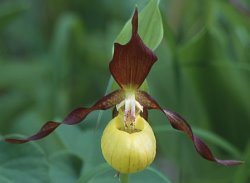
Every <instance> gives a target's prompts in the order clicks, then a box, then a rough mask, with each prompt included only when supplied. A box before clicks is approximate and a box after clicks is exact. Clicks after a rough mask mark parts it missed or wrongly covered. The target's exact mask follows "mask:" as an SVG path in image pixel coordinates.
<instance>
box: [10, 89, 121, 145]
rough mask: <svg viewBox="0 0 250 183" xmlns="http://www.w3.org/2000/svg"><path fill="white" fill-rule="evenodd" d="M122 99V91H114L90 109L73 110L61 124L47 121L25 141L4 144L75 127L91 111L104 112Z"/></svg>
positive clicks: (35, 138)
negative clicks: (61, 126) (65, 126)
mask: <svg viewBox="0 0 250 183" xmlns="http://www.w3.org/2000/svg"><path fill="white" fill-rule="evenodd" d="M123 99H124V93H123V91H122V90H117V91H114V92H112V93H110V94H108V95H106V96H104V97H103V98H101V99H100V100H99V101H97V102H96V103H95V104H94V105H93V106H92V107H90V108H78V109H75V110H73V111H72V112H71V113H70V114H69V115H68V116H67V117H66V118H65V119H64V120H63V121H62V122H61V123H60V122H54V121H48V122H47V123H45V124H44V125H43V126H42V128H41V129H40V130H39V131H38V132H37V133H36V134H34V135H32V136H30V137H28V138H26V139H14V138H13V139H12V138H8V139H5V141H6V142H9V143H13V144H22V143H26V142H29V141H34V140H39V139H42V138H44V137H46V136H48V135H49V134H50V133H52V132H53V131H54V130H55V129H56V128H57V127H59V126H60V125H62V124H65V125H75V124H78V123H80V122H81V121H82V120H84V119H85V117H86V116H87V115H88V114H89V113H90V112H92V111H95V110H106V109H109V108H111V107H113V106H115V105H116V104H118V103H120V102H121V101H122V100H123Z"/></svg>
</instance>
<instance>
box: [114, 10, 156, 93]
mask: <svg viewBox="0 0 250 183" xmlns="http://www.w3.org/2000/svg"><path fill="white" fill-rule="evenodd" d="M156 60H157V57H156V56H155V54H154V53H153V52H152V51H151V50H150V49H149V48H148V47H147V46H146V45H145V44H144V43H143V41H142V40H141V38H140V36H139V35H138V11H137V9H136V10H135V12H134V15H133V18H132V36H131V39H130V41H129V42H128V43H127V44H125V45H121V44H118V43H115V45H114V56H113V59H112V60H111V62H110V64H109V69H110V72H111V74H112V76H113V77H114V79H115V80H116V82H117V83H118V84H119V85H120V87H122V88H131V87H132V88H139V87H140V85H141V84H142V83H143V81H144V80H145V78H146V76H147V75H148V73H149V71H150V69H151V67H152V65H153V64H154V63H155V62H156Z"/></svg>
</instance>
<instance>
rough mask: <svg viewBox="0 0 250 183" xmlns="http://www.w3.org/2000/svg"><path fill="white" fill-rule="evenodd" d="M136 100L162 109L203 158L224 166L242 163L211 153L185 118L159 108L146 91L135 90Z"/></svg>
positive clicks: (148, 106)
mask: <svg viewBox="0 0 250 183" xmlns="http://www.w3.org/2000/svg"><path fill="white" fill-rule="evenodd" d="M137 100H138V101H139V102H140V104H141V105H145V106H146V107H147V108H148V109H158V110H160V111H162V112H163V113H164V114H165V116H166V117H167V118H168V120H169V122H170V124H171V126H172V127H173V128H175V129H176V130H180V131H182V132H184V133H185V134H186V135H187V136H188V137H189V138H190V139H191V140H192V141H193V144H194V146H195V149H196V150H197V152H198V153H199V154H200V155H201V156H202V157H203V158H205V159H207V160H209V161H213V162H216V163H218V164H221V165H225V166H232V165H239V164H242V163H243V162H242V161H238V160H220V159H217V158H216V157H215V156H214V155H213V153H212V152H211V150H210V149H209V148H208V146H207V145H206V144H205V143H204V142H203V141H202V140H201V139H200V138H198V137H197V136H195V135H194V134H193V131H192V128H191V126H190V125H189V124H188V123H187V121H186V120H185V119H183V118H182V117H181V116H180V115H179V114H177V113H176V112H173V111H170V110H168V109H163V108H161V107H160V105H159V104H158V103H157V102H156V101H155V100H154V99H153V98H152V97H151V96H150V95H148V94H147V93H146V92H142V91H139V92H137Z"/></svg>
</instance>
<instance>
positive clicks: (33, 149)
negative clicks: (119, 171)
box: [0, 0, 250, 183]
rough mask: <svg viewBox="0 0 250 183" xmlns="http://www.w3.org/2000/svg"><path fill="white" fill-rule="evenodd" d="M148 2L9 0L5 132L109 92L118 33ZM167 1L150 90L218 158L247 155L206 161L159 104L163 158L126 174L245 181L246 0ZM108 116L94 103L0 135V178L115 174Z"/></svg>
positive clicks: (188, 181) (54, 181) (139, 178)
mask: <svg viewBox="0 0 250 183" xmlns="http://www.w3.org/2000/svg"><path fill="white" fill-rule="evenodd" d="M147 2H148V1H146V0H138V1H133V0H127V1H121V0H119V1H111V0H105V1H98V0H92V1H84V0H64V1H59V0H54V1H52V0H51V1H49V0H35V1H34V0H11V1H10V0H1V1H0V138H1V136H2V137H3V136H5V137H6V136H9V135H11V134H12V135H14V134H15V133H16V135H18V136H21V137H25V136H26V135H30V134H33V133H34V132H35V131H36V130H37V129H39V128H40V127H41V126H42V124H44V122H46V121H48V120H57V121H60V120H62V119H63V118H64V117H65V116H66V115H67V114H68V112H69V111H71V110H72V109H74V108H77V107H79V106H90V105H92V104H93V103H94V102H95V101H96V100H97V99H99V98H101V97H102V96H103V95H104V94H105V91H106V88H107V85H108V81H109V78H110V73H109V70H108V63H109V61H110V60H111V57H112V47H113V43H114V40H115V39H116V37H117V35H118V34H119V32H120V31H121V29H122V27H123V26H124V24H125V22H126V21H127V20H128V19H129V18H130V17H131V14H132V12H133V9H134V6H135V4H137V5H138V8H139V10H141V9H143V7H144V6H145V5H146V4H147ZM159 8H160V11H161V15H162V18H163V27H164V38H163V40H162V42H161V44H160V46H159V47H158V48H157V49H156V54H157V56H158V58H159V60H158V62H157V63H156V64H155V65H154V67H153V68H152V71H151V72H150V74H149V77H148V85H149V90H150V93H151V95H152V96H153V97H154V98H155V99H157V100H158V101H159V103H160V104H161V105H162V106H166V107H167V108H169V109H172V110H174V111H176V112H178V113H180V114H181V115H182V116H183V117H184V118H185V119H187V121H188V122H189V123H190V124H191V125H192V126H193V128H194V132H195V133H196V134H197V135H198V136H200V137H201V138H202V139H204V140H205V141H206V142H207V143H208V144H209V146H210V147H211V149H212V150H213V151H214V153H215V154H216V155H217V156H218V157H219V158H222V159H224V158H225V159H226V158H228V159H241V160H245V164H244V165H241V166H238V167H222V166H218V165H216V164H214V163H211V162H208V161H205V160H203V159H202V158H200V156H199V155H198V154H197V153H196V151H195V149H194V147H193V145H192V143H191V142H190V140H189V139H187V138H186V136H185V135H183V134H181V133H179V132H176V131H175V130H172V129H171V128H170V127H169V124H168V122H167V120H166V119H165V118H164V116H163V115H162V114H160V113H158V112H156V111H152V112H150V117H149V122H150V123H151V125H152V127H153V129H154V132H155V134H156V136H157V143H158V147H157V148H158V149H157V158H156V160H155V162H154V163H153V165H152V167H153V168H152V169H151V168H150V169H147V170H145V171H143V172H141V173H138V174H135V175H132V176H131V178H130V182H132V183H133V182H136V183H138V182H159V183H161V182H167V181H166V180H164V179H163V178H162V176H163V177H165V178H168V179H169V180H171V182H173V183H211V182H213V183H249V182H250V97H249V96H250V51H249V50H250V10H249V9H250V1H249V0H245V1H244V0H231V1H229V0H161V2H160V4H159ZM110 119H111V111H107V112H104V113H103V114H101V113H99V112H94V113H93V114H91V115H89V116H88V117H87V119H86V120H85V121H84V122H83V123H82V124H80V125H77V126H61V127H60V128H59V129H57V130H56V132H54V133H53V134H52V135H50V136H49V137H47V138H45V139H43V140H41V141H38V142H32V143H28V144H24V145H11V144H6V143H4V142H0V182H1V183H34V182H36V183H50V182H51V183H71V182H72V183H73V182H78V183H81V182H92V183H99V182H100V183H101V182H102V183H105V182H109V183H111V182H118V178H117V177H114V175H115V173H116V172H115V171H114V170H112V169H111V168H107V167H106V166H105V165H104V164H103V163H105V161H104V159H103V157H102V155H101V152H100V137H101V133H102V130H103V128H104V127H105V125H106V124H107V122H108V121H109V120H110ZM155 170H157V171H156V172H155ZM87 180H89V181H87Z"/></svg>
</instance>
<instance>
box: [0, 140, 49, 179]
mask: <svg viewBox="0 0 250 183" xmlns="http://www.w3.org/2000/svg"><path fill="white" fill-rule="evenodd" d="M0 149H1V151H0V172H1V173H0V182H3V183H5V182H6V183H8V182H13V183H16V182H18V183H34V182H36V183H49V182H50V180H49V171H48V170H49V164H48V160H47V157H46V154H45V153H44V152H43V151H42V149H41V148H40V147H39V146H38V145H37V144H35V143H28V144H23V145H13V144H8V143H5V142H0Z"/></svg>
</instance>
